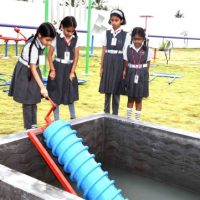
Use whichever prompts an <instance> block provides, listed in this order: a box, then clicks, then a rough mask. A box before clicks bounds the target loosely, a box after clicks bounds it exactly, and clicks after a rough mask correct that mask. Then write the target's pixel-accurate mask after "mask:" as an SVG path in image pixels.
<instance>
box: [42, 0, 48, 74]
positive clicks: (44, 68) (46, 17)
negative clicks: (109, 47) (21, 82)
mask: <svg viewBox="0 0 200 200" xmlns="http://www.w3.org/2000/svg"><path fill="white" fill-rule="evenodd" d="M44 7H45V22H48V21H49V1H48V0H45V6H44ZM44 55H45V64H44V66H43V73H42V75H43V76H45V77H46V75H47V62H46V58H47V47H46V48H45V50H44Z"/></svg>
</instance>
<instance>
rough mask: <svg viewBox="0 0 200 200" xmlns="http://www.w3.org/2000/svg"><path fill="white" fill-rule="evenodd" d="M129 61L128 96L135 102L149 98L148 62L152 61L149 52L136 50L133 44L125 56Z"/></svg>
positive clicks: (126, 80) (127, 75) (140, 49)
mask: <svg viewBox="0 0 200 200" xmlns="http://www.w3.org/2000/svg"><path fill="white" fill-rule="evenodd" d="M124 60H127V61H128V66H127V73H126V78H125V83H126V84H125V85H126V89H127V96H128V97H129V98H131V99H134V100H142V98H143V97H148V96H149V68H148V65H147V61H150V60H151V54H150V53H149V50H148V49H147V50H143V48H142V47H141V48H139V49H136V48H135V47H134V45H133V44H130V45H128V48H127V50H126V52H125V54H124Z"/></svg>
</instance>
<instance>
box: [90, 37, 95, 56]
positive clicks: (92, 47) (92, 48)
mask: <svg viewBox="0 0 200 200" xmlns="http://www.w3.org/2000/svg"><path fill="white" fill-rule="evenodd" d="M93 55H94V35H92V41H91V46H90V56H93Z"/></svg>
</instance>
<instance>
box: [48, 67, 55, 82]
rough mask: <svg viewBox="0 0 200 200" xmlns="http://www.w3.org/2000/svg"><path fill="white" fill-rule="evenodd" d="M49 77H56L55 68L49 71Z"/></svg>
mask: <svg viewBox="0 0 200 200" xmlns="http://www.w3.org/2000/svg"><path fill="white" fill-rule="evenodd" d="M49 77H50V79H51V80H54V79H55V77H56V70H55V69H54V70H51V71H50V74H49Z"/></svg>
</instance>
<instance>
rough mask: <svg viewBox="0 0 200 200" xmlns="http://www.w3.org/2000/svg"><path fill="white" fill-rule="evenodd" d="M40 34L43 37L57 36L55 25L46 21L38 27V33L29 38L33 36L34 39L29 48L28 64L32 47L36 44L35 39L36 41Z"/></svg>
mask: <svg viewBox="0 0 200 200" xmlns="http://www.w3.org/2000/svg"><path fill="white" fill-rule="evenodd" d="M38 34H40V35H41V36H42V37H51V38H54V37H55V36H56V30H55V28H54V26H53V25H52V24H51V23H49V22H44V23H42V24H41V25H40V26H39V27H38V29H37V31H36V34H35V35H34V36H31V37H30V38H29V39H32V38H33V39H32V42H31V45H30V48H29V54H28V55H29V60H28V64H30V61H31V51H32V47H33V45H34V44H35V41H36V38H37V37H38Z"/></svg>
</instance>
